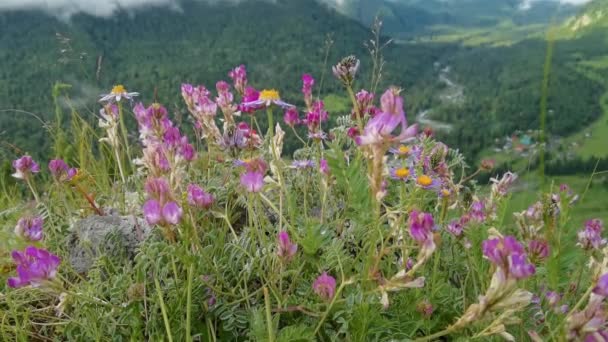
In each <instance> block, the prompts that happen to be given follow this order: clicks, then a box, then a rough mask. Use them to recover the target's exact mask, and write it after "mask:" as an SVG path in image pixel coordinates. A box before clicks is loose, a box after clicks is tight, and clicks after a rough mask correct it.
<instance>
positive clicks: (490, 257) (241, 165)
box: [0, 56, 608, 342]
mask: <svg viewBox="0 0 608 342" xmlns="http://www.w3.org/2000/svg"><path fill="white" fill-rule="evenodd" d="M228 67H229V66H227V68H228ZM363 67H365V66H363V65H361V63H360V61H359V60H358V59H357V58H356V57H354V56H349V57H346V58H344V59H343V60H341V61H339V62H338V63H336V64H335V65H334V66H333V67H332V68H331V70H329V69H330V68H327V69H328V70H327V72H323V71H321V72H319V73H318V75H314V74H305V75H302V77H301V80H302V84H301V87H302V91H301V92H302V97H301V98H297V99H289V98H282V97H281V89H273V87H272V86H273V85H272V84H269V85H266V89H255V88H253V87H252V86H251V85H250V84H249V82H248V78H254V77H255V75H254V74H253V73H252V74H248V73H247V70H246V68H245V66H238V67H236V68H234V69H232V70H230V71H229V72H228V73H227V75H226V80H227V81H224V80H220V81H218V82H217V83H216V85H215V88H208V87H206V86H205V85H194V84H182V85H181V94H182V97H183V102H182V103H179V106H180V108H182V109H183V110H187V112H188V116H187V117H182V116H179V115H176V114H175V111H174V110H173V109H171V108H172V107H165V106H163V104H161V103H157V102H153V103H141V102H139V98H140V94H138V93H137V92H130V90H132V89H129V90H127V88H128V87H125V86H123V85H117V86H115V87H114V88H113V89H112V90H111V91H110V92H109V93H107V94H103V95H101V96H100V98H99V102H98V107H97V108H96V109H95V111H99V114H96V117H95V120H90V118H87V117H86V116H84V115H82V114H81V113H79V112H78V111H76V110H73V111H71V113H70V115H69V117H65V115H64V114H63V113H62V111H61V109H60V108H58V109H57V110H56V112H57V120H56V122H55V123H52V124H49V127H48V130H49V134H50V135H51V136H52V138H53V141H54V142H55V148H54V149H53V152H52V153H53V154H52V155H49V156H48V160H47V161H44V162H43V161H42V160H35V159H33V158H32V157H31V156H30V155H27V154H23V155H22V156H20V157H19V158H18V159H16V160H14V161H13V163H12V166H13V169H14V170H13V172H14V174H13V178H14V180H15V181H14V182H12V183H6V184H4V185H3V192H2V196H1V197H0V206H1V207H0V210H1V212H0V223H2V225H3V227H4V228H3V230H2V231H1V232H0V234H2V235H0V238H1V240H2V242H0V266H1V267H0V270H1V272H2V273H1V278H2V285H0V340H2V341H13V340H15V341H27V340H31V341H110V340H111V341H271V342H274V341H470V340H479V341H500V340H508V341H535V342H537V341H606V340H608V322H607V318H608V313H607V311H606V302H604V299H605V298H606V297H608V247H607V246H606V239H605V238H604V234H603V223H602V221H601V220H599V219H596V218H595V217H589V218H588V221H587V222H586V223H585V224H584V226H580V227H579V226H576V225H574V224H573V223H572V222H571V212H573V211H575V210H576V205H577V199H578V198H579V196H581V195H582V194H576V193H574V192H573V191H572V190H571V189H570V187H569V186H568V185H567V184H547V185H546V187H544V188H543V191H542V192H540V193H538V194H537V199H536V201H534V202H531V203H529V208H528V209H527V210H524V211H522V212H510V211H508V207H509V201H510V197H511V194H512V191H513V189H514V188H516V187H518V186H522V184H521V183H520V180H519V179H518V176H517V174H514V173H511V172H506V173H500V174H499V173H496V172H495V170H493V169H494V163H493V162H492V161H490V160H484V161H483V162H481V163H480V164H479V165H474V164H469V163H467V161H465V159H464V158H463V156H462V155H461V153H460V152H459V151H458V150H456V149H453V148H450V146H447V145H445V144H444V143H442V142H440V141H437V140H436V139H435V137H434V135H433V132H432V131H431V130H429V129H424V127H418V125H416V124H413V123H412V122H411V121H412V120H409V121H408V117H407V115H406V109H407V104H406V103H404V97H403V92H404V91H403V90H402V89H400V88H399V87H398V86H390V87H387V88H386V89H381V88H379V87H378V84H379V82H378V81H376V82H372V87H371V88H369V89H367V90H366V89H361V88H360V87H359V84H363V83H365V82H364V81H363V80H360V79H358V72H359V69H360V68H363ZM375 67H376V69H375V73H374V75H375V76H376V79H377V80H378V79H379V78H380V72H379V71H380V70H381V64H378V65H375ZM332 76H333V77H332ZM323 77H325V80H324V81H325V82H340V83H341V84H342V86H343V88H344V91H345V94H346V95H347V96H348V97H349V98H350V107H351V108H350V112H349V113H330V112H328V110H327V109H326V106H325V104H324V102H323V101H322V100H320V98H321V97H320V96H319V89H321V88H320V87H319V83H320V82H322V80H323ZM179 86H180V85H179V84H176V85H175V87H179ZM56 92H60V90H57V89H56ZM55 96H57V94H55ZM155 98H156V96H155ZM332 117H333V120H329V119H330V118H332ZM410 119H411V118H410ZM330 121H331V122H332V123H333V122H335V123H336V124H335V125H333V124H332V125H330ZM135 126H137V128H136V129H133V128H131V127H135ZM287 137H290V139H294V140H295V141H297V143H298V147H297V149H296V150H295V151H293V153H292V152H291V151H289V152H287V151H286V149H285V148H284V146H285V141H286V138H287ZM66 146H67V147H69V148H66ZM487 179H489V182H488V181H486V180H487ZM523 186H525V184H524V185H523Z"/></svg>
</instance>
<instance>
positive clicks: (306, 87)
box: [302, 74, 315, 107]
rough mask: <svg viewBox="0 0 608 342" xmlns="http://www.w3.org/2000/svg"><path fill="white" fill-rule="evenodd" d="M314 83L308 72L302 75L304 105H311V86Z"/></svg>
mask: <svg viewBox="0 0 608 342" xmlns="http://www.w3.org/2000/svg"><path fill="white" fill-rule="evenodd" d="M314 85H315V79H314V78H312V76H311V75H309V74H304V75H302V94H303V95H304V102H305V103H306V107H310V106H311V105H312V87H313V86H314Z"/></svg>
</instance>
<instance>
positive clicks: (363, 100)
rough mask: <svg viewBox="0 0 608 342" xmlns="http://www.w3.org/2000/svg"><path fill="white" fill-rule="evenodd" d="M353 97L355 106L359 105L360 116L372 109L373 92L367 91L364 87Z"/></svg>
mask: <svg viewBox="0 0 608 342" xmlns="http://www.w3.org/2000/svg"><path fill="white" fill-rule="evenodd" d="M355 99H356V101H357V106H358V107H359V112H360V113H361V116H365V114H368V113H369V112H370V110H371V109H372V103H373V102H374V94H373V93H370V92H368V91H367V90H365V89H362V90H360V91H359V92H358V93H357V95H355ZM353 114H354V113H353Z"/></svg>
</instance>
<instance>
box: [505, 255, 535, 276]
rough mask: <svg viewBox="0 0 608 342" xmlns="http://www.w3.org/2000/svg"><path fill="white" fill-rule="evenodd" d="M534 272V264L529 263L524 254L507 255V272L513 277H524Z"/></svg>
mask: <svg viewBox="0 0 608 342" xmlns="http://www.w3.org/2000/svg"><path fill="white" fill-rule="evenodd" d="M535 272H536V269H535V268H534V265H532V264H529V263H528V261H527V258H526V255H525V254H511V255H510V256H509V274H511V275H512V276H513V277H514V278H515V279H524V278H528V277H529V276H531V275H533V274H534V273H535Z"/></svg>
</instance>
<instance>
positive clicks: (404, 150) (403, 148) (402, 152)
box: [389, 145, 412, 157]
mask: <svg viewBox="0 0 608 342" xmlns="http://www.w3.org/2000/svg"><path fill="white" fill-rule="evenodd" d="M389 151H390V152H391V153H392V154H394V155H396V156H400V157H405V156H407V155H409V154H410V152H411V151H412V149H411V147H409V146H407V145H399V147H397V148H390V149H389Z"/></svg>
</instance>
